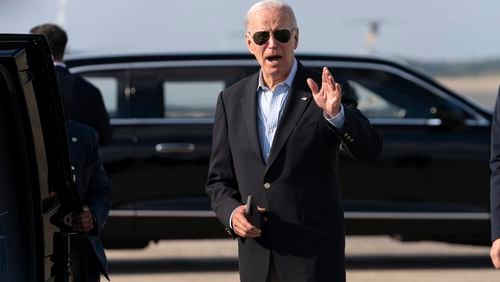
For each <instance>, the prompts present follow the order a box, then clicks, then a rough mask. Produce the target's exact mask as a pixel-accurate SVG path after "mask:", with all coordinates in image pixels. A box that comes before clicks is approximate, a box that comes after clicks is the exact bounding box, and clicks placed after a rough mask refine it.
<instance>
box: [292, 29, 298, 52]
mask: <svg viewBox="0 0 500 282" xmlns="http://www.w3.org/2000/svg"><path fill="white" fill-rule="evenodd" d="M293 38H294V39H295V46H294V47H293V49H297V47H298V46H299V29H298V28H297V29H296V30H295V33H294V35H293Z"/></svg>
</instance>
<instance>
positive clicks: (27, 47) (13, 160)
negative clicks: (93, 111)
mask: <svg viewBox="0 0 500 282" xmlns="http://www.w3.org/2000/svg"><path fill="white" fill-rule="evenodd" d="M0 156H1V157H0V179H1V180H0V281H7V282H13V281H83V280H82V279H83V278H84V277H83V276H82V275H84V272H83V271H82V270H83V269H84V268H83V267H84V264H85V260H86V258H85V252H84V249H85V245H84V244H85V242H86V240H84V239H85V238H84V237H83V235H80V234H77V233H74V232H72V231H71V228H69V224H70V217H71V214H72V213H75V212H79V211H80V210H81V208H82V205H81V201H80V199H79V196H78V192H77V190H76V186H75V185H74V184H73V182H72V177H71V167H70V161H69V151H68V141H67V133H66V124H65V119H64V115H63V109H62V102H61V98H60V94H59V92H58V88H57V80H56V77H55V73H54V67H53V62H52V57H51V54H50V50H49V47H48V45H47V43H46V41H45V39H44V38H43V36H38V35H13V34H0Z"/></svg>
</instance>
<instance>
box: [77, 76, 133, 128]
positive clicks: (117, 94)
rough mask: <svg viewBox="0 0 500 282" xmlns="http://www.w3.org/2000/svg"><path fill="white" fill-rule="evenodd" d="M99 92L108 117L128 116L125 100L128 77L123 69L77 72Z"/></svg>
mask: <svg viewBox="0 0 500 282" xmlns="http://www.w3.org/2000/svg"><path fill="white" fill-rule="evenodd" d="M79 74H80V75H81V76H83V77H84V78H85V79H86V80H87V81H89V82H90V83H92V84H93V85H94V86H95V87H97V88H98V89H99V91H100V92H101V95H102V98H103V100H104V105H105V106H106V110H107V111H108V115H109V117H110V118H126V117H128V116H129V112H128V111H129V107H128V101H127V96H128V95H127V94H129V93H128V92H130V91H128V92H127V90H130V89H129V88H128V87H127V83H128V78H127V72H126V71H125V70H106V71H91V72H84V73H79Z"/></svg>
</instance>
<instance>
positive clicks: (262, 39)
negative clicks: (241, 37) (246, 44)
mask: <svg viewBox="0 0 500 282" xmlns="http://www.w3.org/2000/svg"><path fill="white" fill-rule="evenodd" d="M270 33H271V32H270V31H257V32H256V33H254V34H253V36H252V37H253V42H255V44H257V45H263V44H264V43H266V42H267V41H268V40H269V37H270ZM272 33H273V36H274V38H276V40H278V41H279V42H281V43H287V42H288V41H290V37H291V35H292V32H291V31H290V30H288V29H278V30H275V31H273V32H272Z"/></svg>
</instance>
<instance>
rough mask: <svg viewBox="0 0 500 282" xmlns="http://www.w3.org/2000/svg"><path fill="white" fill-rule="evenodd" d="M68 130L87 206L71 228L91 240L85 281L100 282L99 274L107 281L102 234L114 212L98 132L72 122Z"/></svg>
mask: <svg viewBox="0 0 500 282" xmlns="http://www.w3.org/2000/svg"><path fill="white" fill-rule="evenodd" d="M67 128H68V137H69V148H70V159H71V169H72V172H73V181H74V182H75V183H76V187H77V189H78V193H79V194H80V199H81V200H82V203H83V204H84V208H83V211H82V212H81V213H79V214H77V215H74V216H73V218H72V226H73V229H74V230H75V231H77V232H82V233H86V235H87V238H88V244H87V245H88V249H87V270H86V275H87V280H86V281H89V282H90V281H100V273H102V274H103V275H104V276H106V278H108V263H107V260H106V255H105V253H104V247H103V245H102V242H101V239H100V237H99V234H100V232H101V230H102V228H103V227H104V224H105V223H106V220H107V218H108V214H109V209H110V208H111V187H110V185H109V181H108V176H107V174H106V171H105V170H104V167H103V165H102V158H101V156H100V154H99V140H98V139H99V137H98V136H97V133H96V132H95V130H93V129H92V128H90V127H88V126H85V125H83V124H79V123H76V122H73V121H68V125H67ZM108 280H109V278H108Z"/></svg>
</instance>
